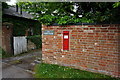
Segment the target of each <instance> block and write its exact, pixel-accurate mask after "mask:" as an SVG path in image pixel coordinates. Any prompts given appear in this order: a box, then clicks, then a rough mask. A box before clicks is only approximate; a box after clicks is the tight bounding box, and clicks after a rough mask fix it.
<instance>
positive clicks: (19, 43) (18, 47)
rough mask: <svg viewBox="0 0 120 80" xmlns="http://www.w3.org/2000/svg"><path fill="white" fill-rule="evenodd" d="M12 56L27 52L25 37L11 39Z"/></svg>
mask: <svg viewBox="0 0 120 80" xmlns="http://www.w3.org/2000/svg"><path fill="white" fill-rule="evenodd" d="M13 45H14V55H17V54H20V53H23V52H26V51H27V39H26V36H22V37H13Z"/></svg>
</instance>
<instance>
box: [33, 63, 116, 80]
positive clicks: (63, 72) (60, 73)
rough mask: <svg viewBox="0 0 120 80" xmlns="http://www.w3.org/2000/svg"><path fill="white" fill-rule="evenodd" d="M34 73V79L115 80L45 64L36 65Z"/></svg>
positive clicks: (105, 76)
mask: <svg viewBox="0 0 120 80" xmlns="http://www.w3.org/2000/svg"><path fill="white" fill-rule="evenodd" d="M35 72H36V73H35V75H34V76H35V78H109V80H116V79H115V78H111V77H110V76H107V75H103V74H98V73H92V72H88V71H82V70H78V69H73V68H69V67H65V66H59V65H54V64H46V63H41V64H38V65H36V67H35Z"/></svg>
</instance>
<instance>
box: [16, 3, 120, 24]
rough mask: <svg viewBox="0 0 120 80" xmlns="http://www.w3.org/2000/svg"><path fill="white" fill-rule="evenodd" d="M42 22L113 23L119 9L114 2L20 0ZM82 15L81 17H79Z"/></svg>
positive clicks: (25, 8) (24, 7)
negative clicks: (38, 0) (28, 0)
mask: <svg viewBox="0 0 120 80" xmlns="http://www.w3.org/2000/svg"><path fill="white" fill-rule="evenodd" d="M18 4H19V6H22V7H23V9H24V10H26V11H28V12H29V13H31V14H33V15H35V19H37V20H39V21H40V22H41V23H42V24H46V25H51V24H53V23H58V24H74V23H93V22H94V23H103V22H105V23H114V22H117V21H119V20H120V14H119V13H120V10H119V8H118V7H114V8H113V5H114V4H117V3H114V2H109V3H108V2H104V3H103V2H59V3H58V2H20V3H18ZM80 15H82V17H80Z"/></svg>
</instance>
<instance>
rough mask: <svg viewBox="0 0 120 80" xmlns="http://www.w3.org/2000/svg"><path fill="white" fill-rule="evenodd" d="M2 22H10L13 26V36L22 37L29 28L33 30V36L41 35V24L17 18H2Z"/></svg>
mask: <svg viewBox="0 0 120 80" xmlns="http://www.w3.org/2000/svg"><path fill="white" fill-rule="evenodd" d="M2 21H3V22H10V23H12V24H13V35H14V36H24V35H25V33H26V30H27V29H28V28H30V27H32V28H33V33H34V34H33V35H40V34H41V24H40V23H39V22H37V21H33V20H28V19H24V18H19V17H11V16H3V18H2Z"/></svg>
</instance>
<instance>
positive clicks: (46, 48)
mask: <svg viewBox="0 0 120 80" xmlns="http://www.w3.org/2000/svg"><path fill="white" fill-rule="evenodd" d="M44 30H53V31H54V35H42V59H43V61H44V62H45V63H50V64H59V65H64V66H71V67H74V68H77V69H81V70H87V71H91V72H98V73H103V74H106V75H110V76H113V77H120V72H119V68H120V66H119V64H120V62H119V61H120V59H119V56H120V54H119V53H120V50H119V47H120V25H118V24H109V25H70V26H42V31H44ZM63 31H70V33H69V36H70V41H69V42H70V43H69V46H70V47H69V51H63Z"/></svg>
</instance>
